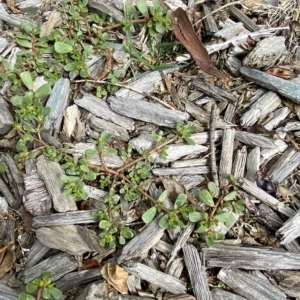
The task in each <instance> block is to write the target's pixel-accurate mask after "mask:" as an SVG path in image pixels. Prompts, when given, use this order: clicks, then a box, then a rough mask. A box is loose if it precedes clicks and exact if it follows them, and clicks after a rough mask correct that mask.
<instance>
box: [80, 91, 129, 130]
mask: <svg viewBox="0 0 300 300" xmlns="http://www.w3.org/2000/svg"><path fill="white" fill-rule="evenodd" d="M74 102H75V103H76V104H77V105H78V106H80V107H82V108H84V109H86V110H87V111H89V112H90V113H92V114H94V115H95V116H96V117H99V118H102V119H104V120H107V121H109V122H113V123H115V124H117V125H119V126H121V127H123V128H124V129H127V130H134V121H133V120H132V119H129V118H126V117H123V116H121V115H120V114H118V113H115V112H113V111H112V110H111V108H110V107H109V105H108V104H107V103H106V102H105V101H104V100H101V99H99V98H97V97H95V96H94V95H92V94H88V93H84V94H83V97H82V98H77V99H75V100H74Z"/></svg>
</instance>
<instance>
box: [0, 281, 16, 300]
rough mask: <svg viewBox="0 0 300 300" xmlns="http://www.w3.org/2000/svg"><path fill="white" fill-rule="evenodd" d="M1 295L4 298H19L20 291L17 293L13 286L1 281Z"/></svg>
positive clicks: (6, 299)
mask: <svg viewBox="0 0 300 300" xmlns="http://www.w3.org/2000/svg"><path fill="white" fill-rule="evenodd" d="M0 295H1V297H2V299H3V300H4V299H5V300H18V299H19V293H17V292H16V291H15V290H13V289H12V288H10V287H8V286H6V285H5V284H2V283H0Z"/></svg>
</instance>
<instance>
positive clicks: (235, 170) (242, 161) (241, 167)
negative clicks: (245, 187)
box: [232, 146, 247, 179]
mask: <svg viewBox="0 0 300 300" xmlns="http://www.w3.org/2000/svg"><path fill="white" fill-rule="evenodd" d="M246 161H247V148H246V146H243V147H242V149H241V150H237V151H236V155H235V158H234V161H233V165H232V175H233V176H234V178H236V179H238V178H240V177H244V173H245V167H246Z"/></svg>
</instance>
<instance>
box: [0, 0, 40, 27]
mask: <svg viewBox="0 0 300 300" xmlns="http://www.w3.org/2000/svg"><path fill="white" fill-rule="evenodd" d="M4 4H5V3H0V19H1V20H3V21H4V22H5V23H7V24H9V25H10V26H11V27H13V28H14V27H20V26H21V24H22V23H28V24H30V25H31V26H32V27H33V28H35V27H36V26H37V22H36V21H34V20H32V19H30V18H27V17H24V16H20V15H16V14H8V13H7V12H6V10H5V6H4Z"/></svg>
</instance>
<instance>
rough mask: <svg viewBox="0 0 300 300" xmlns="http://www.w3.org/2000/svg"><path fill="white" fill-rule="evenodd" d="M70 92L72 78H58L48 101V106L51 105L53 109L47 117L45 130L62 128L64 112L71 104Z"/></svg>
mask: <svg viewBox="0 0 300 300" xmlns="http://www.w3.org/2000/svg"><path fill="white" fill-rule="evenodd" d="M69 94H70V80H69V79H67V78H60V79H58V80H57V81H56V82H55V84H54V87H53V89H52V93H51V95H50V97H49V99H48V101H47V103H46V106H48V107H50V108H51V111H50V114H49V115H48V116H47V117H46V121H45V124H44V128H45V130H53V129H54V130H56V131H59V130H60V128H61V123H62V119H63V116H64V112H65V110H66V108H67V106H68V104H69V103H68V102H69Z"/></svg>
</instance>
